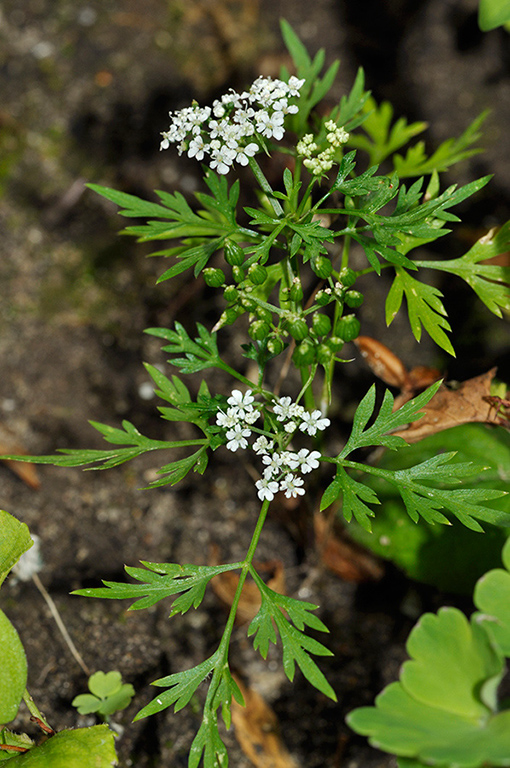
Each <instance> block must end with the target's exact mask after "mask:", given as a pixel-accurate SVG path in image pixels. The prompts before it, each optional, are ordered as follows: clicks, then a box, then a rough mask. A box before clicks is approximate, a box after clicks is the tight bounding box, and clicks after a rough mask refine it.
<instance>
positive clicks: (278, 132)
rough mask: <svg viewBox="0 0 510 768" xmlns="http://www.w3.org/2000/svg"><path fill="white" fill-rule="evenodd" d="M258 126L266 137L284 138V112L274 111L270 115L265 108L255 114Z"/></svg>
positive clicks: (278, 139)
mask: <svg viewBox="0 0 510 768" xmlns="http://www.w3.org/2000/svg"><path fill="white" fill-rule="evenodd" d="M255 120H256V123H257V125H256V128H257V131H258V132H259V133H261V134H262V136H265V137H266V139H271V138H274V139H276V141H280V139H283V134H284V133H285V131H284V128H283V112H273V114H272V115H269V114H268V113H267V112H266V111H265V110H262V111H261V112H258V113H257V114H256V115H255Z"/></svg>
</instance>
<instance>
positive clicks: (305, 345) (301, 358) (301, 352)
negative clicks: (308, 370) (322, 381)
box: [292, 339, 315, 368]
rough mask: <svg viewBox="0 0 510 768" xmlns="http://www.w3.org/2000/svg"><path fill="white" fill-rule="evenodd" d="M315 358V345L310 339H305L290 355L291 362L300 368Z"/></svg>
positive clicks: (309, 363)
mask: <svg viewBox="0 0 510 768" xmlns="http://www.w3.org/2000/svg"><path fill="white" fill-rule="evenodd" d="M314 360H315V347H314V345H313V343H312V342H311V341H310V339H305V340H304V341H302V342H301V344H299V345H298V346H297V347H296V349H295V350H294V354H293V355H292V362H293V363H294V365H296V366H297V367H298V368H302V367H303V366H304V365H311V364H312V363H313V361H314Z"/></svg>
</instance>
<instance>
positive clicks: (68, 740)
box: [8, 725, 117, 768]
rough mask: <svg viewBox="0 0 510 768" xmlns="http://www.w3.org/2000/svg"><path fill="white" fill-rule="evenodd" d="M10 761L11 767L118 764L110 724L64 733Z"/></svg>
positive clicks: (107, 767)
mask: <svg viewBox="0 0 510 768" xmlns="http://www.w3.org/2000/svg"><path fill="white" fill-rule="evenodd" d="M8 762H9V763H10V765H9V768H111V767H112V766H114V765H117V756H116V754H115V746H114V736H113V732H112V731H111V730H110V729H109V728H108V726H107V725H94V726H92V728H78V729H76V730H74V731H61V732H60V733H57V734H55V736H52V737H51V738H49V739H48V741H46V742H45V743H44V744H42V745H41V746H40V747H34V748H33V749H31V750H30V751H29V752H25V754H23V755H19V757H13V758H11V759H10V760H9V761H8Z"/></svg>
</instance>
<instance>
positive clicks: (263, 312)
mask: <svg viewBox="0 0 510 768" xmlns="http://www.w3.org/2000/svg"><path fill="white" fill-rule="evenodd" d="M255 314H256V316H257V320H265V322H266V323H272V322H273V315H272V314H271V312H270V311H269V310H268V309H266V308H265V307H257V308H256V309H255Z"/></svg>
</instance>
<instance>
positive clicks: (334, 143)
mask: <svg viewBox="0 0 510 768" xmlns="http://www.w3.org/2000/svg"><path fill="white" fill-rule="evenodd" d="M326 128H327V129H328V134H327V136H326V139H327V141H328V143H329V147H327V148H326V149H324V150H323V151H322V152H320V153H319V154H318V155H317V156H316V157H314V156H313V154H314V152H316V151H317V149H318V147H317V144H316V143H315V141H314V140H313V136H312V134H311V133H307V134H306V136H303V138H302V139H301V141H298V143H297V146H296V149H297V153H298V155H301V156H302V157H304V158H305V159H304V160H303V165H304V166H305V167H306V168H308V170H309V171H310V173H312V174H313V175H314V176H321V174H323V173H327V172H328V171H329V170H330V169H331V167H332V165H333V163H334V161H335V152H336V150H337V149H338V147H341V146H342V144H345V142H346V141H347V139H348V138H349V134H348V133H347V131H346V130H344V128H340V127H339V126H338V125H337V124H336V123H335V121H334V120H328V122H327V123H326Z"/></svg>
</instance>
